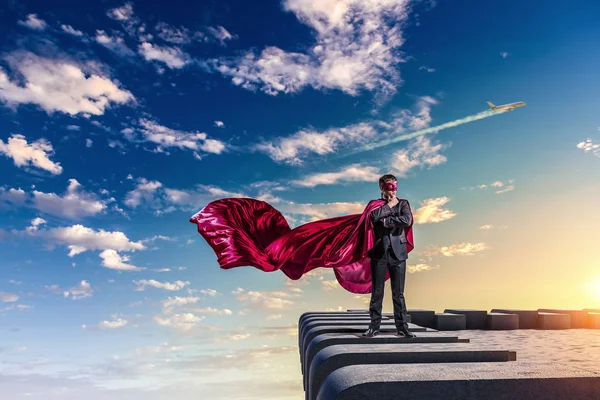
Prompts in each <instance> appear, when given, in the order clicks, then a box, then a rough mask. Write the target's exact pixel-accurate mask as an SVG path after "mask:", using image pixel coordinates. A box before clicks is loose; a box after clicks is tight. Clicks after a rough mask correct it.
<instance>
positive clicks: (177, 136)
mask: <svg viewBox="0 0 600 400" xmlns="http://www.w3.org/2000/svg"><path fill="white" fill-rule="evenodd" d="M139 123H140V126H141V127H140V128H139V132H140V133H141V134H142V139H136V136H135V134H134V133H135V130H133V129H131V128H128V129H129V131H127V133H126V135H125V137H126V138H127V139H128V140H130V141H134V142H135V141H142V142H151V143H156V144H157V145H158V147H157V148H156V149H155V152H159V153H164V152H165V149H168V148H171V147H175V148H179V149H182V150H191V151H194V152H198V151H202V152H206V153H213V154H221V153H222V152H223V151H224V150H225V148H226V145H225V143H223V142H221V141H219V140H216V139H209V138H208V135H207V134H206V133H204V132H184V131H179V130H176V129H171V128H168V127H166V126H163V125H160V124H158V123H156V122H154V121H151V120H148V119H140V121H139Z"/></svg>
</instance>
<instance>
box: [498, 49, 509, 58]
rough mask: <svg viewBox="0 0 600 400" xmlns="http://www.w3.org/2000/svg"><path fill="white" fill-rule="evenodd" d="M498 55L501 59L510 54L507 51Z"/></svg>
mask: <svg viewBox="0 0 600 400" xmlns="http://www.w3.org/2000/svg"><path fill="white" fill-rule="evenodd" d="M500 55H501V56H502V58H506V57H508V56H509V55H510V53H509V52H507V51H503V52H502V53H500Z"/></svg>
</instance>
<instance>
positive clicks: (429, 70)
mask: <svg viewBox="0 0 600 400" xmlns="http://www.w3.org/2000/svg"><path fill="white" fill-rule="evenodd" d="M419 70H425V71H427V72H435V68H429V67H425V66H423V65H422V66H420V67H419Z"/></svg>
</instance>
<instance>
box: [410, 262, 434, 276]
mask: <svg viewBox="0 0 600 400" xmlns="http://www.w3.org/2000/svg"><path fill="white" fill-rule="evenodd" d="M437 268H438V267H432V266H430V265H428V264H421V263H419V264H411V265H408V267H407V269H406V271H407V272H408V273H409V274H415V273H418V272H423V271H430V270H432V269H437Z"/></svg>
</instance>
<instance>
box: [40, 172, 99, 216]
mask: <svg viewBox="0 0 600 400" xmlns="http://www.w3.org/2000/svg"><path fill="white" fill-rule="evenodd" d="M32 193H33V199H32V203H33V204H32V206H33V207H34V208H36V209H37V210H39V211H41V212H44V213H47V214H51V215H56V216H59V217H66V218H72V219H79V218H83V217H88V216H93V215H97V214H99V213H102V212H104V211H105V210H106V204H107V201H106V200H101V199H99V198H98V197H97V196H96V195H95V194H93V193H90V192H85V191H83V190H82V189H81V184H80V183H79V182H77V180H76V179H69V186H68V187H67V191H66V192H65V194H63V195H62V196H60V195H57V194H55V193H44V192H39V191H37V190H34V191H33V192H32Z"/></svg>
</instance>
